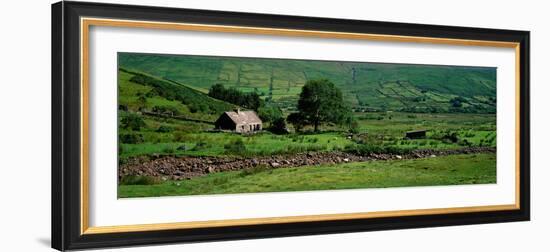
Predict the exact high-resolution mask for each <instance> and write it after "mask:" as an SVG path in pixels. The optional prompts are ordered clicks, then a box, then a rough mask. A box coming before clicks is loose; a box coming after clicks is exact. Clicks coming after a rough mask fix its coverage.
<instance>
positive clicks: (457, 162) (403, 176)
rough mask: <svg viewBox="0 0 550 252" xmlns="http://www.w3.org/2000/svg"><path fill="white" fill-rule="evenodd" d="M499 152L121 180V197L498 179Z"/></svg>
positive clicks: (119, 193)
mask: <svg viewBox="0 0 550 252" xmlns="http://www.w3.org/2000/svg"><path fill="white" fill-rule="evenodd" d="M495 159H496V157H495V155H494V154H477V155H456V156H446V157H435V158H425V159H415V160H399V161H370V162H357V163H349V164H340V165H322V166H309V167H300V168H280V169H268V168H265V167H264V168H259V169H254V170H243V171H234V172H222V173H215V174H211V175H207V176H203V177H199V178H196V179H191V180H183V181H165V182H159V183H153V184H150V185H121V186H119V188H118V196H119V197H120V198H128V197H152V196H155V197H156V196H178V195H201V194H226V193H254V192H287V191H311V190H335V189H359V188H388V187H408V186H433V185H464V184H488V183H496V162H495Z"/></svg>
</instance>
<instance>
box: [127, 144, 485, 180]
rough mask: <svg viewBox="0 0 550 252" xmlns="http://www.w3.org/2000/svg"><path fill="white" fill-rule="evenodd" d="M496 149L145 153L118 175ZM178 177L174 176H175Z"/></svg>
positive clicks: (182, 174)
mask: <svg viewBox="0 0 550 252" xmlns="http://www.w3.org/2000/svg"><path fill="white" fill-rule="evenodd" d="M494 152H496V149H495V148H491V147H468V148H462V149H450V150H433V149H432V150H429V149H424V150H414V151H412V152H411V153H409V154H404V155H394V154H377V153H370V154H367V155H354V154H350V153H345V152H337V151H335V152H330V153H322V152H307V153H299V154H293V155H272V156H267V157H256V158H252V159H247V158H234V157H189V156H185V157H175V156H159V157H158V158H155V157H154V156H155V155H153V156H141V157H135V158H131V159H129V160H128V162H127V163H125V164H123V165H120V166H119V169H118V175H119V176H118V177H119V178H122V177H124V176H128V175H144V176H152V177H160V178H161V179H162V180H163V181H166V180H167V179H175V180H182V179H191V178H193V177H198V176H203V175H205V174H209V173H213V172H223V171H237V170H242V169H248V168H251V167H255V166H258V165H261V164H267V165H270V166H271V167H272V168H282V167H300V166H305V165H322V164H331V163H342V162H346V163H348V162H361V161H368V160H392V159H414V158H428V157H432V158H433V157H437V156H446V155H456V154H467V153H494ZM172 176H174V177H172Z"/></svg>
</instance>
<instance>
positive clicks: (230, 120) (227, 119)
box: [214, 109, 262, 133]
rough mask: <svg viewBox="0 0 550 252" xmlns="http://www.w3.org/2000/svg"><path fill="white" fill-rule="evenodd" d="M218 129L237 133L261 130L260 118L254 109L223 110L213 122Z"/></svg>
mask: <svg viewBox="0 0 550 252" xmlns="http://www.w3.org/2000/svg"><path fill="white" fill-rule="evenodd" d="M214 125H215V127H216V129H218V130H229V131H234V132H238V133H254V132H258V131H261V130H262V120H261V119H260V117H258V115H257V114H256V112H254V111H241V110H239V109H236V110H235V111H227V112H224V113H223V114H222V115H220V117H219V118H218V120H216V122H215V123H214Z"/></svg>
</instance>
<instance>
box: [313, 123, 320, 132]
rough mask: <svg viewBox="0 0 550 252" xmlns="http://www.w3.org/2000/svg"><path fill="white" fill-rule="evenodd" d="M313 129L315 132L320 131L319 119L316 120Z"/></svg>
mask: <svg viewBox="0 0 550 252" xmlns="http://www.w3.org/2000/svg"><path fill="white" fill-rule="evenodd" d="M313 131H315V132H319V121H315V124H314V129H313Z"/></svg>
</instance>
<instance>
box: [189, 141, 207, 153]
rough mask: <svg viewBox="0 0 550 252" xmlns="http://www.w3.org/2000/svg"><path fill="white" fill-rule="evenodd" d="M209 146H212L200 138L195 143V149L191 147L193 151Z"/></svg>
mask: <svg viewBox="0 0 550 252" xmlns="http://www.w3.org/2000/svg"><path fill="white" fill-rule="evenodd" d="M208 147H210V144H208V143H207V142H205V141H202V140H200V141H198V142H197V143H196V144H195V147H193V149H191V150H192V151H198V150H204V149H206V148H208Z"/></svg>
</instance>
